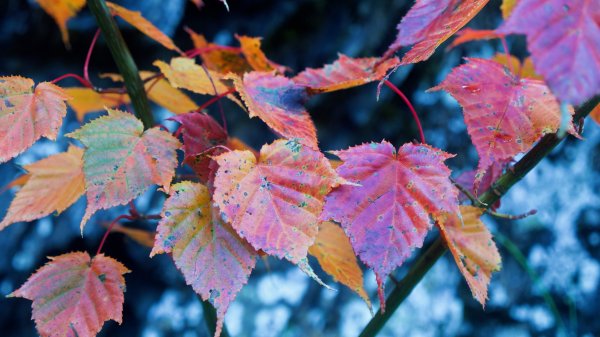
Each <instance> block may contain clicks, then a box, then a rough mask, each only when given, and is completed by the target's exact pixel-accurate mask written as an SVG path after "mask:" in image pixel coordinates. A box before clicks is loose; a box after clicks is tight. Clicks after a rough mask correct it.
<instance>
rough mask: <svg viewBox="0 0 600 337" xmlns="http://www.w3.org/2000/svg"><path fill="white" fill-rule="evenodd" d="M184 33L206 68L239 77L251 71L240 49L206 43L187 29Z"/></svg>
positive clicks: (201, 36)
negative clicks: (187, 35) (190, 40)
mask: <svg viewBox="0 0 600 337" xmlns="http://www.w3.org/2000/svg"><path fill="white" fill-rule="evenodd" d="M186 31H187V33H188V34H189V35H190V38H191V39H192V43H194V48H195V49H196V50H197V51H199V52H200V58H202V64H204V65H205V66H206V68H208V69H210V70H214V71H216V72H218V73H221V74H227V73H234V74H238V75H241V74H243V73H247V72H250V71H252V66H251V65H250V64H249V63H248V61H246V59H245V58H244V56H243V54H242V51H241V49H240V48H235V47H229V46H221V45H218V44H215V43H208V42H207V41H206V38H205V37H204V36H203V35H201V34H198V33H196V32H194V31H193V30H191V29H189V28H186Z"/></svg>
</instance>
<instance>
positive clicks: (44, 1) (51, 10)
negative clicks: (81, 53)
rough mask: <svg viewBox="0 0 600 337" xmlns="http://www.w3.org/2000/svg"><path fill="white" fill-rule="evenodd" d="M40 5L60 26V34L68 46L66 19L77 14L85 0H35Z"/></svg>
mask: <svg viewBox="0 0 600 337" xmlns="http://www.w3.org/2000/svg"><path fill="white" fill-rule="evenodd" d="M36 1H37V3H38V4H40V7H42V9H43V10H44V11H45V12H46V13H48V15H50V16H51V17H52V18H53V19H54V21H56V24H57V25H58V27H59V28H60V34H61V36H62V40H63V42H64V44H65V45H66V46H67V47H69V46H70V44H69V31H68V30H67V21H69V19H71V18H72V17H74V16H75V15H77V12H79V11H80V10H81V9H82V8H83V6H85V0H36Z"/></svg>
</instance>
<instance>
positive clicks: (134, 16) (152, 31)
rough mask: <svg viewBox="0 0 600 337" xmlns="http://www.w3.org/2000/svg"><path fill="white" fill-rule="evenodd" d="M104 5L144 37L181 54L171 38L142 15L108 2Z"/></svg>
mask: <svg viewBox="0 0 600 337" xmlns="http://www.w3.org/2000/svg"><path fill="white" fill-rule="evenodd" d="M106 5H107V6H108V8H110V11H111V13H112V15H115V16H118V17H120V18H121V19H123V20H125V21H126V22H127V23H129V24H130V25H132V26H134V27H135V28H136V29H137V30H139V31H140V32H142V33H144V34H146V36H148V37H149V38H151V39H153V40H154V41H156V42H158V43H160V44H162V45H163V46H164V47H165V48H167V49H170V50H174V51H177V52H179V53H181V50H179V48H177V46H176V45H175V44H174V43H173V41H172V40H171V38H170V37H168V36H167V35H165V33H163V32H161V31H160V29H158V28H156V26H154V25H153V24H152V22H150V21H148V20H146V18H144V17H143V16H142V13H140V12H137V11H131V10H129V9H127V8H124V7H121V6H119V5H117V4H114V3H112V2H109V1H107V2H106Z"/></svg>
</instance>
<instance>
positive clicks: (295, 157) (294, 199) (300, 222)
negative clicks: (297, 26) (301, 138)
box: [213, 139, 341, 264]
mask: <svg viewBox="0 0 600 337" xmlns="http://www.w3.org/2000/svg"><path fill="white" fill-rule="evenodd" d="M216 161H217V163H218V164H219V169H218V171H217V175H216V177H215V193H214V196H213V200H214V201H215V203H216V204H217V205H218V206H219V209H220V210H221V212H222V216H223V217H224V219H225V220H226V221H227V222H230V223H231V224H232V226H233V228H234V229H235V230H236V231H237V232H238V233H239V234H240V236H242V237H243V238H245V239H246V240H248V242H249V243H250V244H251V245H252V246H253V247H254V248H255V249H257V250H258V249H262V250H263V251H264V252H266V253H267V254H269V255H273V256H277V257H279V258H286V259H288V260H289V261H291V262H294V263H298V264H303V263H305V261H306V254H307V251H308V247H310V246H311V245H312V244H313V242H314V240H315V238H316V236H317V232H318V223H319V220H318V216H319V214H320V213H321V210H322V208H323V200H324V198H325V195H326V194H327V193H328V192H329V191H330V190H331V188H332V187H334V186H336V185H337V184H338V183H340V182H341V181H340V179H339V178H338V176H337V175H336V174H335V172H334V171H333V169H332V168H331V166H330V165H329V162H328V161H327V159H325V157H324V156H323V154H321V153H320V152H318V151H315V150H313V149H311V148H310V147H307V146H304V145H302V144H300V143H299V142H298V141H296V140H284V139H280V140H276V141H275V142H273V143H272V144H270V145H265V146H263V147H262V149H261V151H260V156H259V157H258V158H256V157H255V156H254V154H252V152H250V151H232V152H227V153H224V154H221V155H219V156H218V157H216Z"/></svg>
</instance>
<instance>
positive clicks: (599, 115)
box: [590, 104, 600, 124]
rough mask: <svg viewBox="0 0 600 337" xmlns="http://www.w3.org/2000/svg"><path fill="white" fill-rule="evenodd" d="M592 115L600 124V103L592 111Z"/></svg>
mask: <svg viewBox="0 0 600 337" xmlns="http://www.w3.org/2000/svg"><path fill="white" fill-rule="evenodd" d="M590 117H592V119H593V120H595V121H596V123H598V124H600V104H598V105H596V107H595V108H594V109H592V112H591V113H590Z"/></svg>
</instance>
